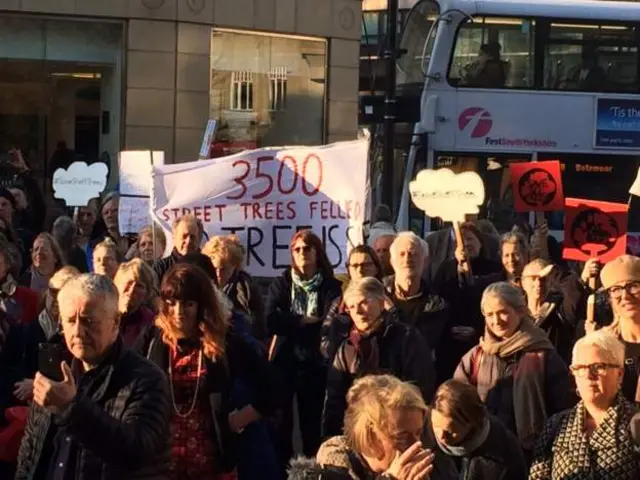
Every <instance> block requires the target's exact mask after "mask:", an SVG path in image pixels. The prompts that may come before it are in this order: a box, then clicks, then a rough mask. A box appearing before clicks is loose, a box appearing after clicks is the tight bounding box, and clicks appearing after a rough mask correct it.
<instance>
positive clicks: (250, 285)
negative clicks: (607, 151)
mask: <svg viewBox="0 0 640 480" xmlns="http://www.w3.org/2000/svg"><path fill="white" fill-rule="evenodd" d="M202 253H203V254H204V255H206V256H207V257H209V259H210V260H211V264H212V265H213V268H214V270H215V278H214V280H215V282H216V285H217V286H218V288H220V289H221V290H222V291H223V292H224V293H225V294H226V295H227V297H229V299H230V300H231V301H232V302H233V308H234V310H236V311H237V312H239V313H241V314H243V315H244V316H245V318H246V319H247V320H248V323H250V324H251V333H252V334H253V336H254V337H255V338H257V339H258V340H261V341H265V342H266V340H267V325H266V321H265V318H264V302H263V300H262V295H261V294H260V291H259V290H258V287H257V285H256V284H255V283H254V281H253V278H251V275H249V274H248V273H247V272H245V271H244V270H243V269H242V265H243V264H244V260H245V254H246V252H245V248H244V246H243V245H242V243H241V242H240V239H239V238H238V237H237V236H236V235H226V236H225V235H217V236H215V237H211V239H210V240H209V241H208V242H207V243H206V244H205V246H204V247H203V248H202Z"/></svg>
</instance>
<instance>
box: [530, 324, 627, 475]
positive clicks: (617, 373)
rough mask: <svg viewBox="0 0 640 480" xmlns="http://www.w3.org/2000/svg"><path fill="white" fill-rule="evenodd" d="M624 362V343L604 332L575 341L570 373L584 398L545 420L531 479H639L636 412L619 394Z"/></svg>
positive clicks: (600, 331) (537, 445)
mask: <svg viewBox="0 0 640 480" xmlns="http://www.w3.org/2000/svg"><path fill="white" fill-rule="evenodd" d="M624 363H625V348H624V345H623V343H622V342H621V341H620V340H618V339H617V338H616V337H615V336H614V335H612V334H611V333H610V332H607V331H606V330H598V331H596V332H593V333H590V334H588V335H586V336H585V337H583V338H581V339H580V340H578V341H577V342H576V344H575V345H574V347H573V359H572V362H571V372H572V373H573V376H574V377H575V379H576V385H577V387H578V394H579V395H580V398H581V400H580V402H579V403H578V405H576V406H575V407H573V408H572V409H570V410H566V411H564V412H561V413H558V414H557V415H554V416H553V417H551V419H549V421H548V422H547V424H546V426H545V428H544V430H543V432H542V435H541V436H540V438H539V440H538V443H537V444H536V450H535V455H534V460H533V464H532V466H531V471H530V473H529V479H530V480H565V479H567V478H571V479H575V480H580V479H591V478H615V479H616V480H635V479H638V478H640V454H639V453H638V452H637V449H636V447H635V442H634V439H633V435H632V432H631V428H630V423H631V420H632V417H633V416H634V414H635V413H636V412H637V408H636V407H635V406H634V405H633V404H631V403H630V402H629V401H627V400H626V399H625V398H624V396H623V395H622V393H621V390H620V388H621V385H622V376H623V372H624Z"/></svg>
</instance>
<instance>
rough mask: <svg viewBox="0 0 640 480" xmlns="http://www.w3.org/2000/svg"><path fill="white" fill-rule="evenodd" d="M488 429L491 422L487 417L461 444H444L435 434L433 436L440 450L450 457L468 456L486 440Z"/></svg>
mask: <svg viewBox="0 0 640 480" xmlns="http://www.w3.org/2000/svg"><path fill="white" fill-rule="evenodd" d="M490 430H491V422H489V419H488V418H485V419H484V424H483V425H482V428H481V429H480V430H478V431H477V432H476V433H475V434H474V435H473V437H471V438H469V439H467V440H465V441H464V442H463V443H462V444H461V445H456V446H452V445H444V444H442V443H440V439H438V437H437V435H434V436H435V438H436V442H437V444H438V447H440V450H442V451H443V452H444V453H445V454H447V455H449V456H450V457H468V456H470V455H471V454H472V453H473V452H475V451H476V450H477V449H478V448H480V447H481V446H482V444H483V443H484V442H485V441H486V440H487V437H489V431H490Z"/></svg>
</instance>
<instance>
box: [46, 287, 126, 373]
mask: <svg viewBox="0 0 640 480" xmlns="http://www.w3.org/2000/svg"><path fill="white" fill-rule="evenodd" d="M59 299H61V298H60V297H59ZM61 300H62V302H61V303H59V304H58V309H59V313H60V325H61V327H62V333H63V335H64V340H65V343H66V345H67V348H68V349H69V351H70V352H71V353H72V354H73V356H74V357H75V358H77V359H78V360H81V361H83V362H85V363H88V364H93V363H94V362H95V361H96V360H98V359H100V358H101V357H102V356H103V355H104V354H105V352H106V351H107V349H108V348H109V347H110V346H111V345H112V344H113V342H114V341H115V339H116V337H117V335H118V321H117V318H118V314H117V311H116V310H115V308H111V306H109V305H108V304H107V302H105V301H104V300H105V298H104V296H102V295H97V296H94V297H93V298H88V297H87V296H86V295H85V294H83V293H81V292H78V293H75V294H71V295H69V294H67V295H66V298H64V299H61ZM114 307H115V305H114Z"/></svg>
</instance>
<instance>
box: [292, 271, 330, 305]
mask: <svg viewBox="0 0 640 480" xmlns="http://www.w3.org/2000/svg"><path fill="white" fill-rule="evenodd" d="M291 280H292V288H291V313H295V314H297V315H307V316H317V315H318V314H319V312H318V290H319V289H320V284H322V281H323V280H324V277H323V276H322V272H320V271H317V272H316V274H315V275H314V276H313V277H311V278H310V279H309V280H303V279H301V278H300V275H298V273H297V272H296V271H295V270H291Z"/></svg>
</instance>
